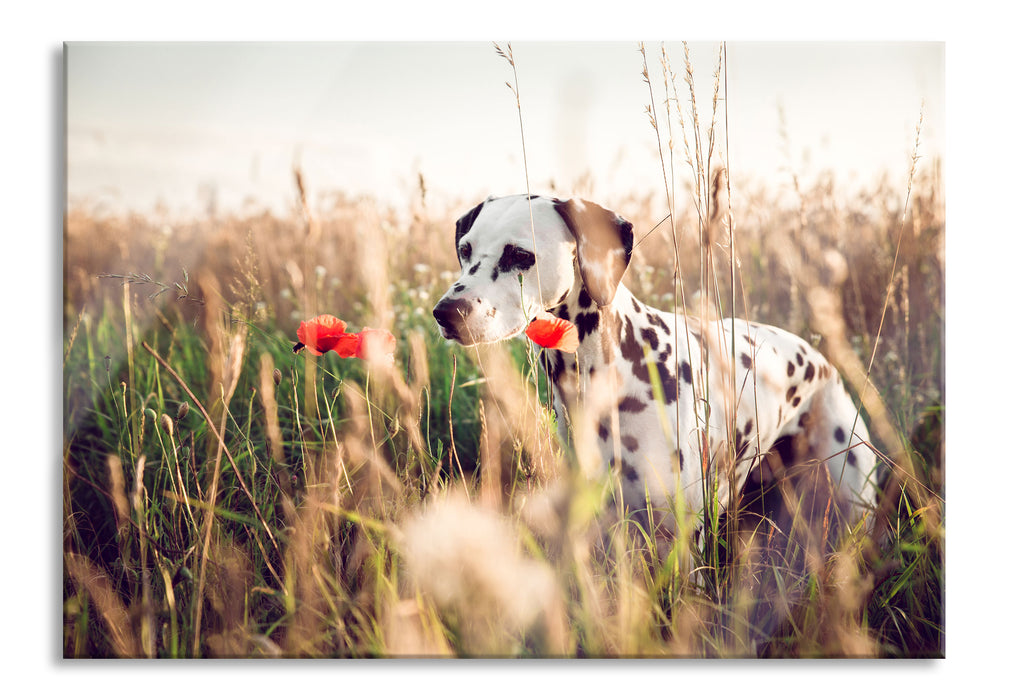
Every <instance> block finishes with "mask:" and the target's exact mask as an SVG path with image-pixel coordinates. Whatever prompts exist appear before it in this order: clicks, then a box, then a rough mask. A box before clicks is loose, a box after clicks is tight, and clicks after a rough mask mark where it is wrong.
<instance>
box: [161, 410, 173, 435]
mask: <svg viewBox="0 0 1009 700" xmlns="http://www.w3.org/2000/svg"><path fill="white" fill-rule="evenodd" d="M161 429H162V430H164V431H165V432H166V433H168V437H172V436H173V435H175V424H174V423H173V422H172V417H171V416H169V415H168V414H167V413H162V414H161Z"/></svg>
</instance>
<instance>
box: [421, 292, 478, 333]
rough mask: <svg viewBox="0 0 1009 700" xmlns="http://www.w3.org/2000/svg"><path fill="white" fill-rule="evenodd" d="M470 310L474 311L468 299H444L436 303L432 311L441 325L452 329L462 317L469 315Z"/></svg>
mask: <svg viewBox="0 0 1009 700" xmlns="http://www.w3.org/2000/svg"><path fill="white" fill-rule="evenodd" d="M470 311H472V306H471V305H470V304H469V302H467V301H464V300H462V299H442V300H441V301H439V302H438V303H437V304H436V305H435V307H434V310H433V311H432V312H431V313H432V314H433V315H434V320H435V321H437V322H438V325H439V326H441V327H442V328H445V329H450V328H454V327H455V324H456V323H458V322H459V321H460V319H464V318H466V317H467V316H469V314H470Z"/></svg>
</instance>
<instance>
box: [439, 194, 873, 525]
mask: <svg viewBox="0 0 1009 700" xmlns="http://www.w3.org/2000/svg"><path fill="white" fill-rule="evenodd" d="M455 238H456V250H457V253H458V257H459V263H460V266H461V268H462V273H461V276H460V277H459V279H458V281H457V282H456V283H455V284H454V285H452V287H451V288H450V289H449V290H448V291H447V292H446V293H445V295H444V296H443V297H442V298H441V299H440V301H439V302H438V303H437V305H436V306H435V308H434V312H433V313H434V318H435V319H436V321H437V323H438V326H439V328H440V331H441V334H442V335H443V336H444V337H445V338H447V339H449V340H454V341H456V342H458V343H459V344H461V345H465V346H469V345H475V344H479V343H495V342H498V341H502V340H506V339H508V338H512V337H515V336H517V335H519V334H521V333H523V331H524V330H525V328H526V327H527V325H528V324H529V322H530V321H531V320H532V319H534V318H536V317H537V316H538V315H540V314H542V313H544V312H547V313H551V314H553V315H555V316H557V317H559V318H562V319H567V320H569V321H571V322H572V323H573V324H574V325H575V327H576V328H577V332H578V338H579V341H580V344H579V346H578V348H577V350H576V352H575V353H563V352H560V351H558V350H552V349H546V350H544V351H543V353H542V355H541V361H542V363H543V366H544V370H545V373H546V374H547V376H548V377H549V380H550V385H551V388H552V392H553V401H554V408H555V409H556V411H557V413H558V417H559V420H558V423H559V424H562V423H564V420H560V419H561V418H563V419H570V418H571V416H572V415H574V414H575V413H576V412H578V411H579V410H583V413H584V409H585V407H586V406H587V405H589V404H591V403H592V402H593V401H595V402H596V403H598V402H599V400H600V399H599V396H604V397H606V398H604V399H603V401H604V403H605V405H604V406H602V407H601V409H599V410H598V411H597V416H598V418H597V419H596V420H595V422H594V423H590V425H591V426H592V428H594V430H595V432H596V433H597V435H598V441H597V442H598V447H599V453H600V455H601V464H602V466H603V467H604V468H605V467H608V468H610V469H613V470H619V482H620V484H621V491H622V499H623V505H624V507H625V508H627V509H628V511H629V512H630V513H631V514H632V515H634V516H636V517H638V518H639V519H640V520H642V521H645V520H650V522H651V523H652V525H653V526H654V527H660V528H668V531H669V532H672V533H675V531H676V520H675V518H674V517H673V513H674V512H675V508H674V506H675V505H676V499H681V500H680V501H679V503H681V504H682V506H683V507H685V511H686V512H687V513H688V514H689V515H690V516H691V517H694V520H693V523H694V526H695V527H696V526H697V523H698V522H699V521H698V519H697V518H698V514H700V513H702V508H703V504H704V503H705V500H704V499H705V493H708V494H709V497H710V494H711V493H713V492H716V493H717V495H716V497H717V499H718V505H719V507H720V508H721V509H723V512H724V509H725V508H726V507H727V506H728V505H729V503H730V501H731V499H733V498H736V499H740V498H741V497H742V493H743V491H744V487H745V486H746V484H752V483H760V484H766V483H768V481H769V480H770V481H771V482H773V481H774V480H776V479H781V478H783V477H782V475H788V474H795V473H809V472H811V471H814V472H815V471H816V470H819V472H820V473H821V476H822V477H823V478H826V480H827V482H829V486H830V489H831V490H830V494H831V497H830V499H829V500H830V501H831V502H832V504H833V507H836V508H837V509H841V510H842V511H843V514H844V515H843V517H844V518H845V521H846V522H854V521H855V519H857V518H859V517H861V516H863V515H865V516H866V517H869V516H870V514H871V512H872V509H873V506H874V503H875V500H876V493H877V488H876V482H875V475H874V468H875V465H876V457H875V453H874V450H873V449H872V448H871V446H870V444H869V442H868V431H867V429H866V426H865V423H864V422H863V421H862V419H861V417H860V416H859V414H858V411H857V410H856V408H855V405H854V404H853V402H852V400H851V398H850V396H849V395H848V394H847V393H846V391H845V389H844V387H843V386H842V383H841V378H840V376H839V374H838V371H837V370H836V369H835V368H834V367H832V366H831V365H830V363H828V361H827V360H826V359H825V358H824V357H823V356H822V355H821V354H820V353H819V352H817V351H816V350H815V349H813V348H812V347H811V346H810V345H809V344H808V343H807V342H806V341H804V340H802V339H801V338H798V337H796V336H795V335H792V334H791V333H788V332H786V331H784V330H781V329H779V328H774V327H772V326H768V325H761V324H758V323H753V322H749V321H744V320H740V319H735V320H732V319H719V320H714V321H711V322H708V323H702V322H701V321H700V320H699V319H697V318H693V317H690V316H686V315H682V314H679V313H671V312H665V311H659V310H657V309H654V308H651V307H649V306H647V305H645V304H644V303H642V302H641V301H639V300H638V299H637V298H635V297H634V295H633V294H632V293H631V292H630V291H629V290H628V289H627V288H626V287H625V286H624V285H623V284H622V283H621V278H622V277H623V275H624V272H625V270H626V269H627V266H628V264H629V263H630V259H631V251H632V248H633V241H634V235H633V231H632V227H631V224H630V223H629V222H627V221H625V220H624V219H623V218H621V217H620V216H618V215H617V214H615V213H613V212H611V211H609V210H607V209H605V208H603V207H601V206H599V205H598V204H594V203H592V202H588V201H584V200H580V199H567V200H558V199H553V198H548V197H540V196H526V195H515V196H509V197H501V198H494V197H491V198H489V199H487V200H486V201H484V202H482V203H481V204H478V205H477V206H475V207H474V208H473V209H471V210H470V211H469V212H467V213H466V214H465V215H464V216H462V218H460V219H459V220H458V222H457V223H456V234H455ZM606 377H609V378H610V380H611V381H610V382H609V383H608V384H606V385H602V384H599V383H598V382H602V381H603V380H604V379H605V378H606ZM614 378H615V379H614ZM600 386H604V388H605V391H601V390H598V387H600ZM594 388H595V390H594ZM710 468H714V469H716V470H717V471H716V475H717V477H718V478H717V479H712V478H711V477H712V475H711V474H710V473H709V469H710ZM712 483H717V489H716V490H715V491H712V489H711V484H712ZM706 489H707V490H706ZM709 502H710V501H709ZM680 512H681V513H682V512H683V510H682V509H681V511H680ZM646 514H647V516H648V517H647V518H646V517H645V515H646ZM680 522H683V521H682V520H681V521H680Z"/></svg>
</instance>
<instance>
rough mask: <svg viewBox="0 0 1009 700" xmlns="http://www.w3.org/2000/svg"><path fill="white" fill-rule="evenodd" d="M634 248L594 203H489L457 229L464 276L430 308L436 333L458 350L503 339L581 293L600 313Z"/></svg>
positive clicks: (629, 236)
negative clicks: (452, 343)
mask: <svg viewBox="0 0 1009 700" xmlns="http://www.w3.org/2000/svg"><path fill="white" fill-rule="evenodd" d="M534 237H535V238H534ZM633 242H634V234H633V231H632V229H631V224H630V223H628V222H627V221H625V220H624V219H622V218H621V217H619V216H617V215H616V214H614V213H613V212H611V211H609V210H607V209H604V208H603V207H601V206H599V205H598V204H594V203H592V202H586V201H583V200H580V199H567V200H558V199H551V198H547V197H537V196H532V197H527V196H526V195H513V196H510V197H501V198H494V197H491V198H489V199H487V200H486V201H484V202H482V203H480V204H478V205H477V206H475V207H473V209H471V210H470V211H468V212H467V213H466V214H465V215H463V217H462V218H460V219H459V220H458V221H457V222H456V231H455V243H456V253H457V255H458V256H459V265H460V266H461V268H462V274H461V275H460V277H459V279H458V280H457V281H456V283H455V284H453V285H452V287H451V288H450V289H449V290H448V291H447V292H446V293H445V295H444V296H443V297H442V298H441V300H440V301H439V302H438V304H437V305H436V306H435V307H434V317H435V320H437V321H438V326H439V329H440V330H441V334H442V335H443V336H444V337H445V338H448V339H450V340H456V341H458V342H459V343H460V344H462V345H475V344H477V343H493V342H496V341H499V340H505V339H507V338H511V337H513V336H516V335H518V334H519V333H521V332H522V331H523V330H525V328H526V326H527V325H528V324H529V322H530V321H532V320H533V319H534V318H535V317H536V316H537V315H538V314H540V313H541V312H543V311H549V310H550V309H553V308H556V307H557V306H558V305H560V303H561V302H562V301H564V299H566V298H567V296H568V295H569V294H570V293H571V292H572V291H576V292H577V293H580V292H581V290H582V289H584V290H585V291H586V292H587V293H588V295H589V296H590V298H591V299H592V301H593V302H594V303H595V304H597V305H598V306H606V305H607V304H609V303H610V302H611V301H612V300H613V296H614V294H616V291H617V287H618V286H619V285H620V280H621V278H622V277H623V274H624V271H625V270H626V269H627V265H628V263H629V262H630V259H631V248H632V246H633Z"/></svg>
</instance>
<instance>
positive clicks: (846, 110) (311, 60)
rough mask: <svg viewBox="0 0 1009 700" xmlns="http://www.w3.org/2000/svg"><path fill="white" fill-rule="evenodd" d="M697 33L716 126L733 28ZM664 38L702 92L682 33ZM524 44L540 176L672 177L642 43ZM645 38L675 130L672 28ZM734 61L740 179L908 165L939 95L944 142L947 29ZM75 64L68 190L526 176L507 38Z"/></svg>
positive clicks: (319, 185)
mask: <svg viewBox="0 0 1009 700" xmlns="http://www.w3.org/2000/svg"><path fill="white" fill-rule="evenodd" d="M688 46H689V48H690V53H691V61H692V63H693V66H694V79H695V85H696V90H697V100H698V103H699V105H700V117H701V123H702V128H704V129H706V128H707V125H708V123H709V122H710V120H711V109H712V108H711V93H712V86H713V79H712V75H713V72H714V69H715V65H716V57H717V46H718V45H717V44H715V43H690V44H689V45H688ZM665 47H666V50H667V53H668V54H669V56H670V58H671V66H672V70H673V71H674V72H675V73H676V78H675V84H676V90H677V94H678V96H679V99H680V102H681V104H682V105H684V106H686V105H687V100H688V97H689V92H688V87H687V85H686V83H685V81H684V75H685V71H684V65H683V46H682V43H681V42H679V41H668V42H665ZM512 48H513V50H514V57H515V61H516V65H517V68H518V85H519V90H520V96H521V100H522V118H523V124H524V129H525V139H526V150H527V154H528V164H529V177H530V181H531V186H532V189H533V191H536V192H550V193H556V194H561V195H564V194H569V193H570V194H588V193H586V192H582V191H577V189H578V188H577V187H576V183H577V181H578V178H579V176H581V175H583V174H585V173H586V172H588V173H591V177H592V180H593V191H592V192H591V194H593V195H595V196H596V197H597V198H600V199H605V198H606V197H608V196H619V195H623V194H628V193H638V192H642V191H647V190H655V191H661V188H662V171H661V166H660V164H659V161H658V158H657V154H656V149H657V141H656V135H655V132H654V131H653V129H652V127H651V126H650V124H649V122H648V119H647V117H646V115H645V113H644V109H645V106H646V104H648V102H649V100H650V98H649V94H648V87H647V85H646V84H645V83H644V81H643V80H642V77H641V70H642V56H641V53H640V52H639V49H638V45H637V44H636V43H634V42H604V43H588V42H564V43H536V42H534V43H523V42H514V43H513V44H512ZM645 49H646V53H647V56H648V62H649V72H650V76H651V80H652V85H653V90H654V99H655V102H656V105H657V108H658V110H659V112H660V124H661V126H662V130H663V142H665V140H666V138H667V137H666V135H665V134H666V131H665V111H664V108H663V107H662V100H663V99H664V96H665V92H664V90H665V88H664V86H663V82H662V69H661V65H660V62H659V58H660V43H659V42H648V43H646V45H645ZM727 67H728V76H727V82H726V83H725V88H726V95H727V97H726V99H727V103H728V109H729V111H728V124H729V144H730V149H731V150H729V151H728V158H729V164H730V169H731V173H732V175H733V177H734V178H737V181H739V182H742V179H741V178H744V177H752V178H755V179H757V178H759V179H761V180H763V181H767V182H770V183H772V184H774V183H780V182H782V181H783V180H782V172H783V169H785V168H786V167H795V168H796V169H797V170H798V172H799V173H800V175H803V176H808V177H809V178H812V177H813V176H814V175H815V174H816V172H818V171H819V170H821V169H828V170H832V171H834V172H835V174H836V175H837V176H838V180H839V181H840V182H841V183H842V184H843V183H846V182H850V181H855V180H857V181H858V182H865V181H871V180H874V179H876V178H878V177H879V175H880V174H882V173H884V172H889V173H891V174H892V175H895V176H896V177H897V179H898V181H903V180H904V179H906V172H907V168H908V162H909V156H910V153H911V149H912V147H913V143H914V129H915V125H916V124H917V121H918V117H919V112H920V110H921V106H922V104H924V109H925V121H924V126H923V132H922V145H921V147H920V150H921V155H922V156H923V158H925V159H926V162H927V161H928V160H930V159H933V158H936V157H941V156H942V154H943V150H944V143H945V70H944V46H943V44H941V43H774V42H762V43H729V44H728V45H727ZM66 76H67V113H68V115H67V117H68V118H67V132H68V138H67V149H68V157H67V164H68V196H69V199H70V201H71V203H74V202H76V201H80V200H82V199H86V200H88V201H91V202H102V203H103V204H105V205H107V206H111V207H113V208H117V209H118V208H129V209H136V210H141V211H144V210H147V209H149V208H150V207H151V206H152V205H154V204H155V203H156V202H158V201H162V202H164V203H165V204H167V205H168V206H169V208H170V209H171V210H172V211H175V212H184V211H197V210H198V202H199V201H200V200H199V195H198V192H199V191H200V190H201V188H203V189H204V190H205V188H206V186H207V185H213V186H214V188H215V190H216V192H217V199H218V203H219V206H220V207H221V208H222V209H232V208H236V207H239V206H240V205H241V203H242V202H243V200H245V199H246V198H247V197H252V198H254V199H255V200H256V201H257V202H261V203H263V204H267V205H269V206H272V207H275V208H277V209H278V210H279V211H283V210H284V208H285V207H286V206H287V205H288V204H289V203H290V202H291V201H292V198H293V186H292V174H291V173H292V167H293V165H294V164H295V163H298V164H300V166H301V167H302V169H303V171H304V174H305V176H306V180H307V183H308V185H309V187H310V190H311V191H312V192H315V193H320V192H325V191H334V190H341V191H344V192H348V193H351V194H370V195H373V196H375V197H376V198H377V199H379V200H381V201H385V202H388V203H391V204H402V203H403V202H405V201H406V200H407V199H408V197H409V196H410V193H411V191H412V190H414V189H415V187H416V182H417V174H418V172H420V173H422V174H423V176H424V178H425V182H426V185H427V187H428V189H429V193H430V195H429V196H430V197H431V199H432V201H433V202H434V203H440V202H448V203H452V202H456V201H458V200H459V199H462V200H468V199H473V200H475V199H481V198H483V197H485V196H486V195H487V194H510V193H514V192H524V191H525V173H524V169H523V165H522V142H521V139H520V132H519V122H518V112H517V108H516V104H515V98H514V96H513V95H512V92H511V91H510V90H509V88H508V87H507V86H506V85H505V83H506V82H514V81H513V76H512V72H511V67H510V66H509V65H508V63H507V62H506V61H505V60H504V59H503V58H501V57H500V56H498V55H497V54H496V52H495V50H494V47H493V44H492V43H490V42H483V43H439V42H425V43H388V42H380V43H349V42H344V43H272V44H262V43H261V44H250V43H221V44H199V43H173V44H157V43H153V44H152V43H147V44H145V43H124V44H103V43H78V44H75V43H71V44H70V45H69V46H68V49H67V72H66ZM723 80H725V79H724V78H723ZM782 116H783V118H784V123H785V124H786V127H787V133H788V144H787V148H786V147H785V146H786V144H784V143H783V141H782V139H781V136H780V133H781V125H782ZM673 118H674V119H677V116H676V114H675V112H674V115H673ZM725 118H726V115H725V114H724V113H723V112H719V114H718V116H717V125H716V133H717V137H718V143H717V144H716V152H717V153H720V154H721V155H722V156H723V157H724V155H725V154H726V150H725V146H724V135H725V123H724V122H725ZM674 128H675V131H674V134H673V136H674V142H675V148H676V149H677V152H676V154H675V155H676V158H677V159H678V162H677V163H675V166H676V167H677V168H679V171H678V172H679V173H680V174H686V173H687V170H686V167H685V165H684V164H683V163H682V162H681V161H680V160H679V159H681V158H682V155H683V147H682V136H681V132H680V127H679V124H678V122H677V123H674ZM789 164H791V165H789ZM667 168H668V163H667ZM551 184H554V185H555V186H556V187H555V189H553V190H551V189H550V186H551Z"/></svg>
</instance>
